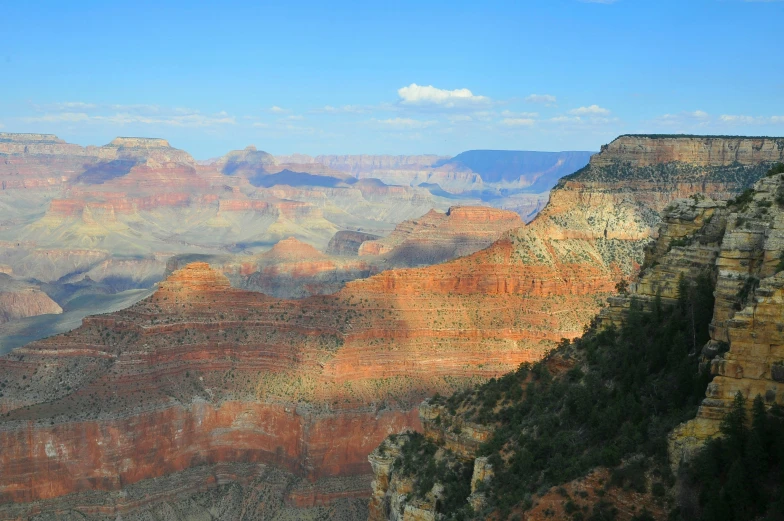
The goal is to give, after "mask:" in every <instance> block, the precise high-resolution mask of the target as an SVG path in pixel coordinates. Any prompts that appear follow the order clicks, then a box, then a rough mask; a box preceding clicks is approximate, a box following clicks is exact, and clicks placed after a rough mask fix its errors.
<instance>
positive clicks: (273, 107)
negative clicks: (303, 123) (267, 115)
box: [267, 105, 288, 114]
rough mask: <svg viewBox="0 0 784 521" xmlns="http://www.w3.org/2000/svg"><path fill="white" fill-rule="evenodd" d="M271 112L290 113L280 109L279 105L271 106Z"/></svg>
mask: <svg viewBox="0 0 784 521" xmlns="http://www.w3.org/2000/svg"><path fill="white" fill-rule="evenodd" d="M267 110H269V111H270V112H275V113H278V114H279V113H281V112H288V110H286V109H283V108H280V107H278V106H277V105H273V106H271V107H270V108H269V109H267Z"/></svg>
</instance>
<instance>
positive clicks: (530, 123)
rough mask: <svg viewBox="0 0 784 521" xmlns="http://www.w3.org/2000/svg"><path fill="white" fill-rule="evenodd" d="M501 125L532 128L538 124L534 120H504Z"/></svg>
mask: <svg viewBox="0 0 784 521" xmlns="http://www.w3.org/2000/svg"><path fill="white" fill-rule="evenodd" d="M501 124H502V125H505V126H507V127H532V126H534V125H535V124H536V120H535V119H533V118H504V119H502V120H501Z"/></svg>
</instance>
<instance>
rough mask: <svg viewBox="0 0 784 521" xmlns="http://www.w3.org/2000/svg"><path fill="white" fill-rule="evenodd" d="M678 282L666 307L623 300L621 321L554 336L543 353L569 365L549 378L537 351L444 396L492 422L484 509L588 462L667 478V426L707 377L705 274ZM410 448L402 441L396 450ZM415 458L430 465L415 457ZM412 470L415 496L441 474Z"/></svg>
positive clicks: (504, 510) (632, 481)
mask: <svg viewBox="0 0 784 521" xmlns="http://www.w3.org/2000/svg"><path fill="white" fill-rule="evenodd" d="M679 290H680V297H679V299H678V301H677V302H676V303H674V304H673V305H667V304H665V303H663V302H662V301H661V299H657V300H656V301H655V302H654V303H653V306H652V309H650V310H644V309H643V307H642V305H641V303H640V302H636V301H633V302H632V305H631V308H630V311H629V314H628V317H627V319H626V321H625V323H624V324H623V326H622V327H620V328H617V329H616V328H609V329H605V330H603V331H598V330H597V329H596V328H592V329H591V330H589V331H588V332H587V333H586V334H585V335H584V336H583V337H582V338H581V339H579V340H576V341H574V342H572V343H570V342H569V341H563V342H562V343H561V345H560V346H559V348H558V349H557V350H556V351H555V352H554V353H553V354H551V355H550V357H549V358H550V359H553V358H554V357H560V358H561V359H563V360H566V361H570V362H571V361H574V362H576V363H574V365H573V366H572V367H571V368H570V369H569V370H568V371H565V372H564V373H563V374H561V375H558V376H557V377H554V376H553V375H552V374H551V373H550V371H549V370H548V359H545V360H543V361H541V362H539V363H537V364H534V365H530V364H523V365H522V366H521V367H520V368H519V369H518V370H517V371H516V372H514V373H510V374H507V375H505V376H504V377H502V378H500V379H497V380H495V379H494V380H491V381H489V382H488V383H486V384H484V385H483V386H481V387H479V388H477V389H475V390H474V391H466V392H464V393H458V394H456V395H453V396H452V397H450V398H449V399H447V400H445V402H444V403H445V405H446V406H447V408H448V409H449V410H450V412H451V411H455V412H457V411H460V412H461V414H464V415H466V416H467V417H468V418H469V419H470V420H471V421H476V422H477V423H486V424H487V423H489V424H495V425H496V426H497V428H496V430H495V433H494V435H493V437H492V438H491V439H490V440H489V441H488V442H487V443H486V444H484V446H483V447H482V448H481V449H480V455H485V456H488V457H489V461H490V463H491V464H492V465H493V468H494V471H495V477H494V478H493V480H492V484H491V485H489V486H487V487H486V489H485V490H484V492H485V493H486V495H487V498H488V503H487V505H488V512H489V511H491V510H496V511H498V513H500V514H501V517H502V518H503V517H506V516H507V515H509V513H510V512H511V511H512V509H513V508H523V509H525V508H528V507H530V506H531V502H532V498H533V496H534V495H535V494H541V493H544V492H545V491H547V490H548V489H549V488H551V487H553V486H555V485H559V484H562V483H565V482H567V481H569V480H572V479H575V478H577V477H581V476H584V475H585V474H587V473H588V472H589V471H590V470H591V469H592V468H594V467H597V466H605V467H610V468H615V469H616V472H615V479H614V481H615V482H616V483H617V484H619V485H625V486H632V487H645V479H642V480H641V479H640V478H639V475H640V474H644V473H645V472H647V471H649V470H650V471H651V472H652V473H653V474H654V475H656V476H658V479H659V480H660V481H661V482H666V483H667V484H668V485H670V484H671V481H670V480H671V476H669V475H668V474H669V468H668V466H667V464H666V456H667V454H666V439H667V434H668V433H669V431H670V430H671V429H672V428H673V427H675V426H676V425H677V424H679V423H681V422H682V421H685V420H687V419H690V418H692V417H694V415H695V413H696V410H697V405H698V404H699V402H700V400H701V399H702V397H703V396H704V394H705V387H706V385H707V383H708V381H709V379H710V376H709V375H708V373H707V371H704V370H700V367H699V365H700V363H699V357H698V356H697V355H698V352H699V350H700V348H701V347H702V346H703V345H704V344H705V342H706V341H707V340H708V325H709V323H710V320H711V317H712V314H713V285H712V282H711V277H710V276H709V275H708V274H705V275H703V276H700V277H699V278H698V279H697V281H696V282H694V283H689V282H688V281H686V280H685V279H682V280H681V281H680V287H679ZM409 443H410V442H409ZM418 443H419V447H418V448H417V452H418V453H420V455H421V456H424V455H425V454H426V453H430V454H434V453H435V450H434V449H424V450H423V449H421V445H422V443H428V442H422V441H419V442H418ZM411 449H413V447H404V449H403V452H404V454H405V453H406V452H408V451H410V450H411ZM418 465H419V468H420V469H422V468H426V467H429V466H430V465H431V463H430V462H429V461H427V458H426V457H423V458H421V459H420V460H419V463H418ZM433 465H435V467H436V468H437V463H434V464H433ZM403 468H407V466H406V465H403ZM413 470H416V469H413ZM412 474H415V475H416V479H415V483H416V485H415V492H416V493H417V494H420V493H422V492H423V491H425V489H426V488H427V487H425V486H423V485H424V483H423V481H424V480H425V479H427V480H428V483H429V482H430V481H431V479H435V480H438V479H439V478H441V479H443V476H440V474H441V473H437V474H438V475H436V476H435V477H430V476H428V474H427V473H422V472H415V473H414V472H412ZM448 479H450V480H453V479H454V476H450V477H449V478H448ZM467 479H468V480H469V481H470V474H469V475H468V478H467ZM659 486H660V487H662V486H663V485H659ZM440 507H441V508H440V509H439V511H440V512H441V513H442V514H444V515H445V516H446V517H447V518H452V519H464V518H468V517H472V516H474V515H486V514H487V513H488V512H484V513H479V512H476V513H474V512H471V510H470V508H469V507H468V506H467V505H466V504H465V503H457V502H451V501H450V502H448V503H447V502H443V503H442V504H441V505H440ZM599 510H602V509H601V508H600V509H599ZM599 510H597V513H598V512H599ZM579 515H582V514H581V513H580V514H579Z"/></svg>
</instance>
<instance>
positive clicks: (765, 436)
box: [671, 393, 784, 521]
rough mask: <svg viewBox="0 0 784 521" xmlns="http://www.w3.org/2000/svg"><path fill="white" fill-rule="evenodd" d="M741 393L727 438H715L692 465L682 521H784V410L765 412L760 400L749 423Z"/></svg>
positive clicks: (676, 515) (678, 515)
mask: <svg viewBox="0 0 784 521" xmlns="http://www.w3.org/2000/svg"><path fill="white" fill-rule="evenodd" d="M747 411H748V409H747V408H746V400H745V398H744V397H743V396H742V395H741V394H740V393H738V395H736V397H735V402H734V404H733V408H732V411H731V412H730V413H729V414H728V415H727V416H726V417H725V418H724V421H723V422H722V427H721V431H722V434H723V437H720V438H714V439H712V440H711V441H709V442H708V443H707V445H706V446H705V447H704V448H703V449H702V450H701V451H700V453H699V455H698V456H697V457H696V458H695V459H694V460H693V461H692V463H691V464H690V465H689V468H688V471H687V475H686V477H685V479H684V480H683V486H682V489H681V493H680V497H681V504H680V505H679V507H678V509H677V510H676V511H675V512H673V514H672V516H671V518H672V519H678V520H686V519H699V520H703V521H741V520H746V519H764V520H769V521H774V520H781V519H784V487H782V486H781V484H782V478H783V477H784V476H782V473H784V409H782V407H780V406H779V405H777V404H776V405H774V406H773V407H772V408H771V410H770V411H766V410H765V404H764V403H763V400H762V397H761V396H759V395H758V396H757V397H756V398H755V399H754V402H753V405H752V413H751V421H750V422H749V421H748V418H747V416H748V415H747Z"/></svg>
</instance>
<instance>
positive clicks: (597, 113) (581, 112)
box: [569, 105, 610, 116]
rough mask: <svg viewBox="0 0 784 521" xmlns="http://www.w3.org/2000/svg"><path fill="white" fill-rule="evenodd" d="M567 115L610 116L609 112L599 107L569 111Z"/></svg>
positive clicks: (592, 106) (590, 106)
mask: <svg viewBox="0 0 784 521" xmlns="http://www.w3.org/2000/svg"><path fill="white" fill-rule="evenodd" d="M569 114H574V115H575V116H589V115H593V116H607V115H608V114H610V111H609V110H607V109H605V108H602V107H600V106H599V105H589V106H587V107H579V108H576V109H572V110H570V111H569Z"/></svg>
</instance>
